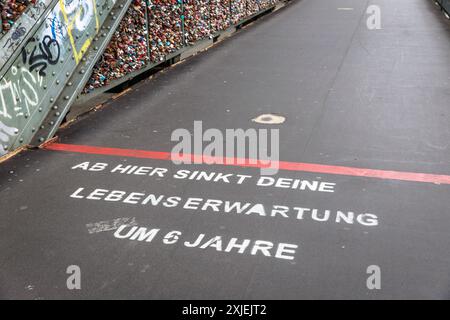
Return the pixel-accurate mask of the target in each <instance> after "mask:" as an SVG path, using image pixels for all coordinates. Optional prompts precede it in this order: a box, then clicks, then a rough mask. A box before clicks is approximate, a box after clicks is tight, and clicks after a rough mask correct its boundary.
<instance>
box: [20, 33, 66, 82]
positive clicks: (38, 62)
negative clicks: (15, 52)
mask: <svg viewBox="0 0 450 320" xmlns="http://www.w3.org/2000/svg"><path fill="white" fill-rule="evenodd" d="M35 42H36V39H35V38H31V39H30V40H28V43H27V46H26V48H28V44H29V43H35ZM26 48H24V49H22V62H23V63H24V64H28V65H29V66H30V69H29V70H30V71H31V72H32V71H34V70H35V69H38V68H40V69H39V75H40V76H43V77H45V76H46V73H45V70H46V69H47V66H48V65H49V64H50V65H55V64H57V63H58V61H59V57H60V55H61V49H60V47H59V43H58V41H57V40H55V39H52V38H51V37H50V36H48V35H47V36H45V37H44V39H42V41H41V42H40V43H39V44H35V45H34V47H33V50H32V51H31V53H30V54H29V55H28V53H27V50H28V49H26ZM38 48H39V53H36V50H37V49H38ZM52 50H53V51H56V53H55V52H52Z"/></svg>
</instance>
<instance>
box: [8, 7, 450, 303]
mask: <svg viewBox="0 0 450 320" xmlns="http://www.w3.org/2000/svg"><path fill="white" fill-rule="evenodd" d="M371 4H376V5H379V6H380V7H381V13H382V29H381V30H369V29H368V28H367V26H366V19H367V18H368V15H367V14H366V9H367V7H368V6H369V5H371ZM350 8H351V10H350ZM449 102H450V24H449V23H448V22H446V21H445V20H444V19H443V18H442V16H441V15H440V14H439V12H438V10H436V8H435V6H434V4H433V3H432V1H425V0H396V1H392V0H378V1H375V0H373V1H361V0H302V1H295V2H294V3H293V4H291V5H290V6H288V7H287V8H285V9H283V10H280V11H279V12H277V13H275V14H273V15H270V16H267V17H265V18H263V19H262V20H260V21H258V22H256V23H255V24H254V25H252V26H250V27H248V28H246V29H245V30H242V32H239V33H238V34H237V35H235V36H234V37H233V38H230V39H228V40H226V41H224V42H223V43H220V44H219V45H217V46H216V47H214V48H212V49H210V50H208V51H207V52H205V53H203V54H200V55H197V56H195V57H194V58H191V59H189V60H188V61H185V62H184V63H181V64H179V65H177V66H175V67H173V68H170V69H169V70H167V71H164V72H162V73H160V74H158V75H157V76H155V77H154V78H152V79H149V80H146V81H144V82H142V83H140V84H138V85H136V86H135V87H134V88H133V90H132V91H131V92H129V93H128V94H126V95H124V96H122V97H120V98H119V99H117V100H115V101H113V102H111V103H109V104H108V105H107V106H106V107H105V108H103V109H101V110H99V111H97V112H94V113H91V114H89V115H88V116H86V117H85V118H84V119H82V120H80V121H79V122H77V123H75V124H73V125H71V126H70V127H69V128H67V129H63V130H61V131H60V132H59V136H60V140H59V142H61V143H65V144H76V145H88V146H101V147H113V148H123V149H139V150H153V151H165V152H170V150H171V149H172V147H173V146H174V143H173V142H171V140H170V136H171V133H172V132H173V130H175V129H177V128H186V129H189V130H192V128H193V122H194V121H203V126H204V128H205V129H206V128H218V129H221V130H225V129H227V128H244V129H245V128H267V127H266V126H264V125H256V124H255V123H253V122H252V121H251V120H252V119H253V118H255V117H256V116H258V115H260V114H264V113H276V114H280V115H283V116H285V117H286V122H285V123H284V124H282V125H279V126H275V128H279V129H280V139H281V141H280V159H281V160H284V161H291V162H306V163H317V164H327V165H336V166H347V167H358V168H370V169H379V170H393V171H409V172H418V173H430V174H440V175H450V148H449V144H450V103H449ZM87 161H89V162H90V163H91V164H92V163H96V162H102V163H107V164H108V168H107V170H104V171H99V172H94V171H84V170H80V169H72V168H73V167H74V166H76V165H78V164H80V163H83V162H87ZM119 164H122V165H138V166H149V167H161V168H166V169H168V173H167V175H166V176H164V177H157V176H153V177H150V176H138V175H126V174H119V173H111V172H110V171H111V169H112V168H114V167H115V166H116V165H119ZM177 170H190V171H194V170H205V171H208V172H221V173H230V174H235V175H236V174H240V175H249V176H252V178H249V180H248V181H247V182H248V183H245V184H242V185H239V184H237V183H230V184H227V183H220V182H218V183H211V182H205V181H201V182H200V181H188V180H186V179H174V178H173V177H172V175H173V174H174V173H175V172H176V171H177ZM277 177H285V178H291V179H306V180H316V181H325V182H330V183H335V184H336V186H335V192H333V193H324V192H315V191H300V190H294V189H283V188H274V187H258V186H256V183H255V182H256V181H257V180H258V178H259V170H257V169H252V168H240V167H227V166H217V165H216V166H207V165H182V166H176V165H174V164H172V163H171V162H169V161H164V160H152V159H137V158H132V157H117V156H106V155H89V154H80V153H66V152H57V151H49V150H36V151H27V152H23V153H21V154H19V155H18V156H16V157H15V158H13V159H11V160H8V161H6V162H4V163H2V164H1V165H0V203H1V205H0V208H1V209H0V298H7V299H12V298H31V299H55V298H66V299H79V298H113V299H117V298H152V299H163V298H165V299H179V298H187V299H222V298H223V299H318V298H331V299H340V298H343V299H349V298H355V299H384V298H387V299H401V298H414V299H416V298H425V299H449V298H450V233H449V229H450V185H449V184H440V185H439V184H432V183H422V182H405V181H398V180H389V179H373V178H361V177H354V176H342V175H332V174H319V173H315V174H313V173H306V172H292V171H280V172H279V174H278V175H277ZM79 188H84V189H83V191H82V192H80V193H78V194H75V196H76V197H71V195H74V193H75V192H76V191H77V190H78V189H79ZM97 188H101V189H105V190H121V191H126V192H139V193H143V194H146V195H148V194H155V195H164V196H167V197H170V196H179V197H180V198H182V199H183V200H186V199H188V198H202V199H216V200H222V201H227V200H228V201H233V202H234V201H240V202H241V203H252V204H257V203H262V204H264V205H265V207H267V208H272V207H273V206H274V205H279V206H286V207H289V208H290V209H291V211H290V212H289V217H288V218H286V217H283V216H282V215H280V214H278V215H277V216H275V217H270V216H265V217H264V216H260V215H258V214H251V215H244V214H237V213H234V214H233V213H225V212H214V210H212V209H211V208H210V209H208V210H205V211H203V210H190V209H184V208H183V207H182V206H176V207H172V208H168V207H165V206H163V205H156V206H153V205H149V204H147V205H142V204H130V203H128V204H127V203H123V202H108V201H103V200H88V199H86V196H87V194H89V192H91V191H93V190H94V189H97ZM83 195H84V198H83V199H81V197H82V196H83ZM77 197H78V198H77ZM296 207H302V208H310V209H317V210H318V212H319V216H316V218H318V219H314V218H312V217H311V212H309V213H305V215H304V218H303V219H297V217H296V214H294V213H293V212H294V211H293V208H296ZM326 210H329V214H330V217H329V218H328V219H327V221H317V220H320V219H319V218H320V217H322V218H323V215H324V214H326V212H327V211H326ZM338 211H342V212H344V213H346V214H348V212H353V213H354V214H355V217H356V216H360V215H361V216H360V217H361V219H362V218H363V217H366V218H367V216H363V214H367V213H369V214H370V216H369V217H373V216H376V218H377V225H370V223H361V222H360V221H358V220H357V219H356V218H355V219H354V220H353V223H347V222H345V221H343V219H341V220H340V221H339V222H337V215H338V213H337V212H338ZM119 218H126V219H129V220H127V221H134V222H135V223H136V224H137V225H138V226H139V227H146V228H148V230H150V229H152V228H157V229H160V231H159V233H158V234H157V235H156V236H155V238H154V240H153V241H152V242H145V241H142V242H140V241H132V240H130V239H118V238H117V237H114V233H115V231H114V230H110V231H103V232H98V231H100V230H99V229H98V228H97V229H96V232H94V231H93V228H94V227H95V226H98V225H95V223H98V222H100V221H109V223H110V224H111V223H112V222H111V221H113V220H115V219H119ZM361 221H363V222H367V221H366V220H361ZM93 226H94V227H93ZM127 230H128V229H127ZM173 230H176V231H180V232H182V235H181V236H180V240H179V242H177V243H175V244H165V243H164V242H163V240H164V239H163V238H164V236H165V235H166V234H167V233H169V232H171V231H173ZM90 232H92V233H90ZM124 233H125V232H124ZM200 234H205V235H206V237H207V238H208V239H210V238H213V237H215V236H222V237H223V242H224V247H225V246H226V243H228V241H229V240H230V238H238V239H239V241H241V242H242V241H243V240H244V239H249V240H251V243H252V244H251V245H250V246H249V248H250V247H251V246H252V245H253V244H254V241H256V240H264V241H270V242H272V243H274V245H275V247H276V246H277V245H278V244H279V243H287V244H293V245H297V246H298V249H297V250H296V252H295V254H294V259H293V260H288V259H280V258H277V257H274V255H275V249H276V248H275V249H274V250H272V251H271V254H272V256H271V257H267V256H264V255H262V254H261V253H257V254H256V255H252V254H251V252H250V249H247V250H246V251H245V252H244V253H243V254H239V253H238V252H237V250H231V252H225V250H222V251H221V252H219V251H218V250H216V249H215V248H213V247H209V248H206V249H200V248H198V247H197V248H189V247H187V246H186V245H184V242H185V241H194V240H195V238H196V237H198V236H199V235H200ZM70 265H78V266H79V267H80V268H81V273H82V282H81V283H82V289H81V290H79V291H76V290H75V291H70V290H68V289H67V287H66V279H67V277H68V275H67V274H66V268H67V267H68V266H70ZM372 265H376V266H379V267H380V270H381V289H380V290H369V289H368V288H367V286H366V280H367V278H368V277H369V276H370V275H369V274H367V268H368V267H369V266H372Z"/></svg>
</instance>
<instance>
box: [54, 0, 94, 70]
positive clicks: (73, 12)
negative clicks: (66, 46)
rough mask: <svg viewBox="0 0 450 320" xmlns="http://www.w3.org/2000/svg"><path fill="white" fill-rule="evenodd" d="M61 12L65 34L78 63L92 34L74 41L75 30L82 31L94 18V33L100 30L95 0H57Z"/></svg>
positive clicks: (89, 42) (90, 40)
mask: <svg viewBox="0 0 450 320" xmlns="http://www.w3.org/2000/svg"><path fill="white" fill-rule="evenodd" d="M59 4H60V6H59V7H60V10H61V14H62V16H63V18H64V23H65V25H67V35H68V37H69V40H70V44H71V46H72V50H73V56H74V58H75V61H76V63H77V64H78V63H79V62H80V60H81V58H82V57H83V55H84V54H85V53H86V51H87V49H88V48H89V46H90V45H91V43H92V36H91V37H89V38H88V39H86V40H85V41H84V42H81V43H80V46H79V45H78V43H77V42H76V41H75V36H74V33H75V32H80V33H82V32H84V31H85V30H86V29H87V28H88V26H90V25H91V23H92V21H93V20H95V21H94V22H95V30H96V33H97V32H98V31H99V30H100V19H99V16H98V13H97V4H96V0H59Z"/></svg>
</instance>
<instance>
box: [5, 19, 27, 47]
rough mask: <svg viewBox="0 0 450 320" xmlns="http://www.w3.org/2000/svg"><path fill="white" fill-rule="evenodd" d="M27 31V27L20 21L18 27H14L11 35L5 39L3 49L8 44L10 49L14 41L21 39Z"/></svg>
mask: <svg viewBox="0 0 450 320" xmlns="http://www.w3.org/2000/svg"><path fill="white" fill-rule="evenodd" d="M26 33H27V29H26V28H25V27H22V23H18V25H17V26H16V28H14V30H12V31H11V37H10V38H8V39H7V40H6V41H5V44H4V45H3V49H4V48H6V47H7V46H8V45H9V46H8V49H10V48H11V47H12V46H13V45H14V43H15V42H17V41H18V40H20V39H21V38H22V37H23V36H24V35H25V34H26Z"/></svg>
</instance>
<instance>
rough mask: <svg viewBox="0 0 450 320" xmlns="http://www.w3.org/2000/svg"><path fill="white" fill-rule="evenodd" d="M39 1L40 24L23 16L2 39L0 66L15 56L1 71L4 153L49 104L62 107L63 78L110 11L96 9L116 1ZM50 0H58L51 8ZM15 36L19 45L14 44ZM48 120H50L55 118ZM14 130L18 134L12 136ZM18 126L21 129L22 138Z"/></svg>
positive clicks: (28, 133) (0, 143) (36, 124)
mask: <svg viewBox="0 0 450 320" xmlns="http://www.w3.org/2000/svg"><path fill="white" fill-rule="evenodd" d="M0 1H1V0H0ZM38 1H39V2H40V3H43V4H46V6H41V7H40V10H41V11H39V10H38V9H36V8H35V9H34V17H36V20H38V21H40V22H39V23H40V25H39V27H37V28H36V30H34V28H35V27H34V25H35V23H36V21H34V24H27V21H28V22H29V19H30V17H28V20H26V19H21V20H20V21H18V22H17V23H16V25H15V29H14V30H11V31H10V32H8V34H7V35H6V36H5V37H9V38H10V39H11V40H9V42H3V40H4V39H5V37H4V38H2V39H0V66H2V64H1V62H2V61H5V62H6V63H7V62H11V64H9V63H8V64H7V67H6V68H4V69H5V70H1V72H3V71H4V72H5V73H4V74H3V73H2V74H0V121H1V124H2V131H1V134H0V149H1V155H3V154H4V153H5V152H6V150H12V149H13V148H12V147H11V146H17V145H19V144H25V143H28V142H29V141H30V140H31V139H32V137H33V135H34V134H36V133H37V132H38V131H39V128H40V127H41V126H42V121H43V120H44V117H45V116H46V115H47V114H48V111H49V109H50V108H52V107H53V108H58V106H57V105H56V103H57V99H58V96H59V95H60V94H61V90H62V88H63V85H62V84H63V83H64V81H66V80H67V79H68V77H70V75H71V74H72V73H73V72H74V70H75V68H76V67H77V65H78V64H79V63H80V61H81V59H82V58H83V56H84V55H85V54H86V52H87V51H88V49H89V47H90V45H91V44H92V42H93V41H94V37H96V35H97V34H98V33H99V31H100V27H101V25H102V24H103V22H104V20H105V19H106V18H107V16H108V15H107V14H106V15H105V14H103V15H100V14H99V13H98V11H97V10H99V11H102V12H105V11H104V10H102V9H101V8H102V6H103V5H107V8H106V9H105V10H106V11H108V12H109V11H111V9H112V4H114V3H115V2H116V1H115V0H38ZM50 3H52V4H54V6H53V7H52V8H51V9H49V8H48V5H49V4H50ZM44 15H45V17H44ZM21 23H22V24H21ZM13 41H16V42H17V43H18V45H12V42H13ZM5 45H6V47H8V48H10V49H8V50H12V52H10V53H9V54H8V55H6V54H4V52H5V51H6V50H3V49H2V48H3V46H5ZM22 46H23V47H22ZM14 50H15V51H14ZM13 52H16V54H15V55H14V61H10V59H11V58H12V53H13ZM2 58H5V60H2ZM5 65H6V64H5ZM55 110H56V109H55ZM56 113H59V111H58V112H55V114H56ZM49 124H50V125H52V124H51V121H50V122H49ZM16 128H18V129H16ZM11 132H15V133H16V134H14V135H13V136H12V135H11V134H10V133H11ZM18 132H22V133H21V135H20V139H19V136H18V134H17V133H18ZM16 139H19V140H18V141H17V142H16V141H15V140H16Z"/></svg>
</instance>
